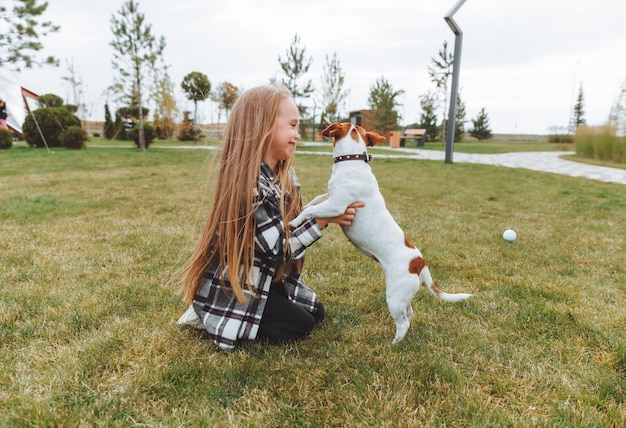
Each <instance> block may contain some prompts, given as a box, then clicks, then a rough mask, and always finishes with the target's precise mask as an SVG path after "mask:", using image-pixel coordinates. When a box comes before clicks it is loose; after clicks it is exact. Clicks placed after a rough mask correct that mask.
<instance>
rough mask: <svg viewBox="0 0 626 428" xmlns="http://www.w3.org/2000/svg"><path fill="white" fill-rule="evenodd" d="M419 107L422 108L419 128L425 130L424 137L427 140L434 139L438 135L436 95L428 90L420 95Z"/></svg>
mask: <svg viewBox="0 0 626 428" xmlns="http://www.w3.org/2000/svg"><path fill="white" fill-rule="evenodd" d="M420 107H421V108H422V114H421V115H420V123H419V128H422V129H425V130H426V139H427V140H428V141H436V140H437V137H438V136H439V126H438V125H437V113H436V111H437V97H436V95H435V94H433V93H432V92H428V93H426V94H423V95H422V96H420Z"/></svg>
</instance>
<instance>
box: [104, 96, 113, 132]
mask: <svg viewBox="0 0 626 428" xmlns="http://www.w3.org/2000/svg"><path fill="white" fill-rule="evenodd" d="M103 131H104V138H106V139H107V140H112V139H113V137H115V125H114V124H113V121H112V120H111V111H110V110H109V105H108V104H105V105H104V130H103Z"/></svg>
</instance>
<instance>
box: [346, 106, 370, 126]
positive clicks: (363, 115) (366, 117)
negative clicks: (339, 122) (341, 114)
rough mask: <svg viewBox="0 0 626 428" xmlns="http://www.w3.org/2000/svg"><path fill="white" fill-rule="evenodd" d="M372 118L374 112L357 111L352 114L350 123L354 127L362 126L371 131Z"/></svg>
mask: <svg viewBox="0 0 626 428" xmlns="http://www.w3.org/2000/svg"><path fill="white" fill-rule="evenodd" d="M371 117H372V110H355V111H351V112H350V123H351V124H353V125H358V126H362V127H363V128H365V129H367V130H369V129H370V118H371Z"/></svg>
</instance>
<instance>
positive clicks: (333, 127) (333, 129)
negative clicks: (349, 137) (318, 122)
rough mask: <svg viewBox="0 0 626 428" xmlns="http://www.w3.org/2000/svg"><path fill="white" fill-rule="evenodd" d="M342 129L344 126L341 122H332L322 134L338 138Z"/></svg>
mask: <svg viewBox="0 0 626 428" xmlns="http://www.w3.org/2000/svg"><path fill="white" fill-rule="evenodd" d="M341 130H342V126H341V124H340V123H339V122H335V123H331V124H330V125H328V126H327V127H326V128H325V129H324V130H323V131H322V135H323V136H324V137H328V138H337V137H339V135H338V133H339V132H341Z"/></svg>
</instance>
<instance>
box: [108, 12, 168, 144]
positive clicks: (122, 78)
mask: <svg viewBox="0 0 626 428" xmlns="http://www.w3.org/2000/svg"><path fill="white" fill-rule="evenodd" d="M138 7H139V3H138V2H136V1H135V0H128V1H127V2H126V3H124V4H123V5H122V7H121V8H120V10H119V11H118V15H119V17H116V16H115V15H111V31H112V32H113V37H114V38H113V41H111V46H112V47H113V63H112V65H113V69H115V70H117V71H118V72H119V76H118V79H117V81H116V82H115V84H114V85H113V87H115V88H118V89H122V88H123V90H124V91H125V96H126V98H127V99H128V101H129V102H130V105H131V107H135V106H136V107H137V111H138V112H139V116H138V118H137V120H138V130H139V131H138V132H139V135H138V146H139V149H140V150H141V151H142V152H143V151H145V150H146V142H145V137H144V126H143V125H144V123H143V122H144V118H143V93H144V89H145V88H144V86H145V85H146V83H150V79H149V77H150V76H151V75H152V73H153V72H154V70H155V68H156V67H155V63H156V61H157V58H159V57H160V56H161V55H162V54H163V49H165V38H164V37H163V36H161V38H160V39H159V40H157V39H156V38H155V37H154V36H153V35H152V26H151V25H149V24H147V23H146V22H145V17H144V15H143V13H140V12H139V9H138Z"/></svg>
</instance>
